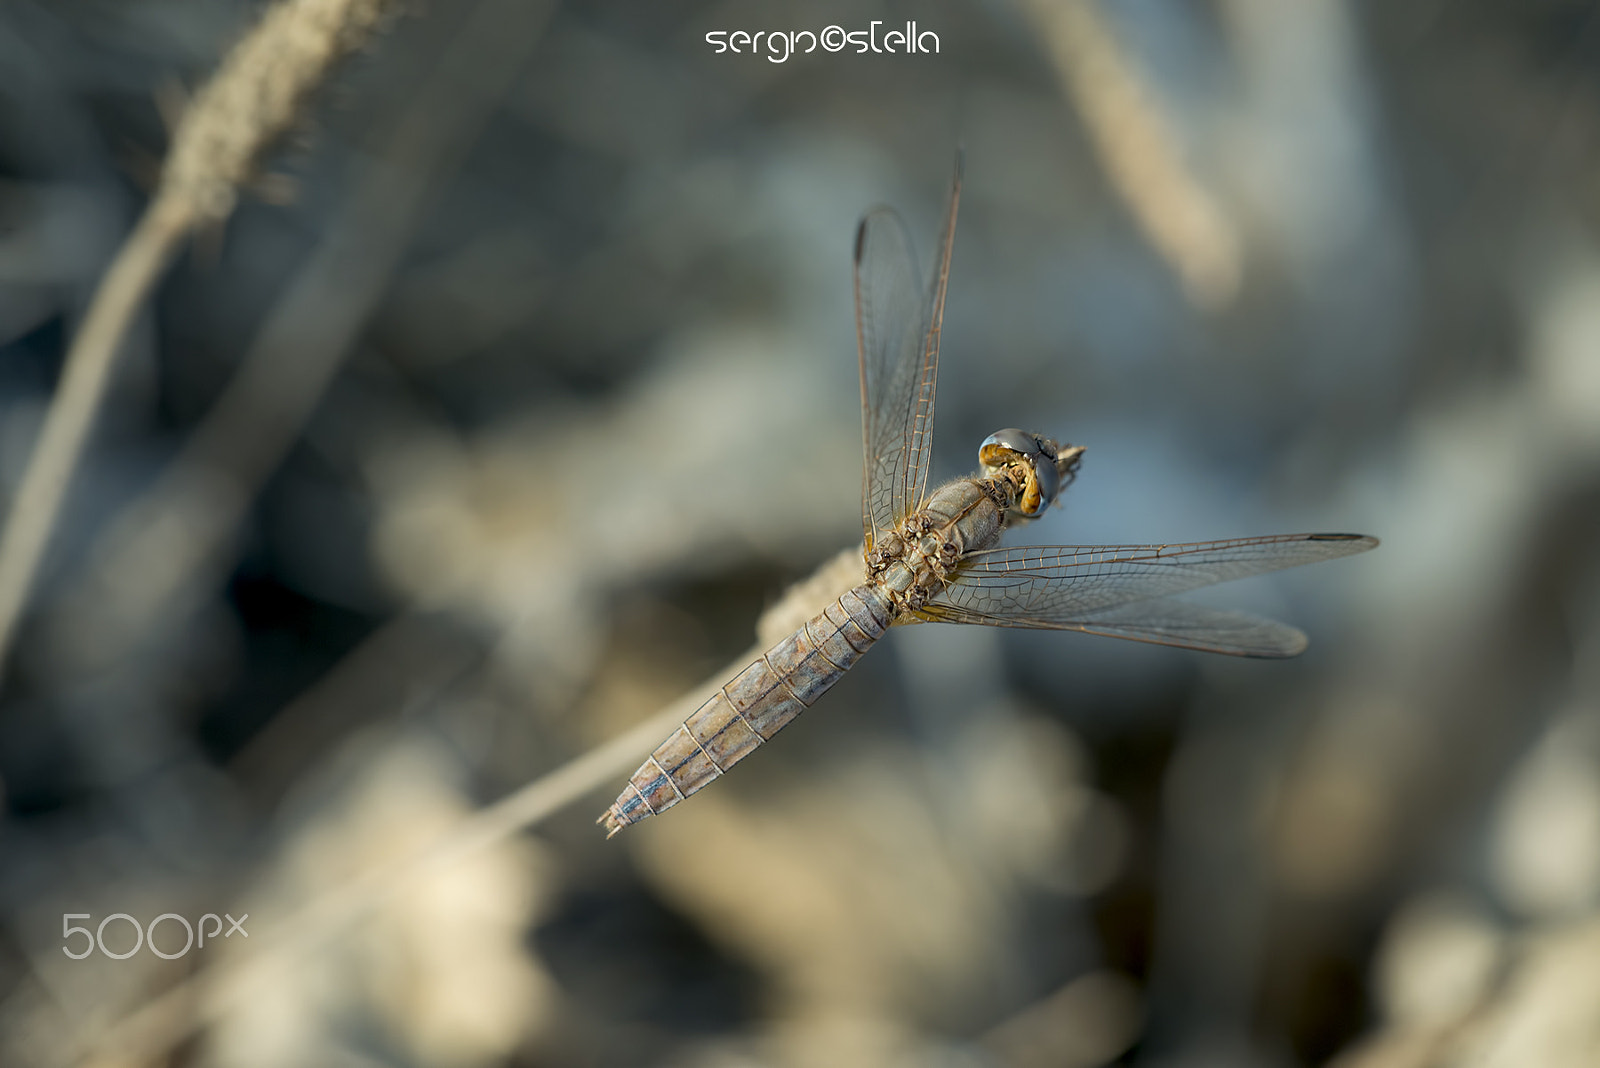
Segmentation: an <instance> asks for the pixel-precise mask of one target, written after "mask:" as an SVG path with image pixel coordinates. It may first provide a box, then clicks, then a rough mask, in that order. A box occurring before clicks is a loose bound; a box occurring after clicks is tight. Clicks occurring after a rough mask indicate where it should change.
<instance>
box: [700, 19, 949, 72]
mask: <svg viewBox="0 0 1600 1068" xmlns="http://www.w3.org/2000/svg"><path fill="white" fill-rule="evenodd" d="M882 25H883V20H882V19H873V20H872V24H871V25H870V26H869V27H868V28H867V29H865V30H856V31H854V32H853V33H846V32H845V30H844V27H843V26H828V27H826V28H825V29H824V30H823V31H822V32H821V33H812V32H811V31H810V30H790V31H789V32H788V33H784V32H783V31H782V30H758V31H757V32H755V33H750V32H749V31H747V30H734V31H732V32H729V31H728V30H712V31H711V32H710V33H708V34H706V44H709V45H715V46H716V49H717V54H718V55H721V54H722V53H724V52H733V53H735V54H742V53H744V52H750V53H752V54H759V53H760V52H761V39H762V38H763V37H765V38H766V40H767V53H768V55H767V62H768V63H786V62H788V59H789V57H790V56H791V55H793V54H794V53H796V52H807V53H810V52H815V51H816V50H817V46H818V45H820V46H822V50H823V51H824V52H842V51H844V50H845V49H846V48H848V47H851V46H854V48H855V50H856V54H857V55H861V54H862V53H863V52H887V53H889V54H891V55H893V54H895V53H899V54H901V55H906V54H909V53H913V52H923V53H934V52H938V51H939V35H938V34H936V33H934V32H933V31H932V30H923V31H922V32H921V33H918V32H917V24H916V23H915V22H908V23H906V27H905V29H903V30H890V31H889V32H887V33H885V34H882V35H881V36H880V35H879V33H878V27H879V26H882ZM802 41H804V43H805V46H806V47H805V48H803V49H802V48H801V47H800V45H801V43H802ZM929 44H932V46H933V47H931V48H930V47H928V46H929ZM741 45H743V46H747V47H740V46H741Z"/></svg>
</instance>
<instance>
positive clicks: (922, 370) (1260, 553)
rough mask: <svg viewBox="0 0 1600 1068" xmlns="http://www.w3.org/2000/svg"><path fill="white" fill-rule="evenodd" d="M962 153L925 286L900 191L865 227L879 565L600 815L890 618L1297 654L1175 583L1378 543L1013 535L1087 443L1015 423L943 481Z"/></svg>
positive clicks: (721, 744)
mask: <svg viewBox="0 0 1600 1068" xmlns="http://www.w3.org/2000/svg"><path fill="white" fill-rule="evenodd" d="M961 182H962V167H961V161H960V159H959V158H958V159H957V163H956V171H955V177H954V180H953V181H952V183H951V192H950V200H949V206H948V208H947V209H946V212H945V217H944V231H943V235H942V237H941V239H940V242H939V246H938V250H939V251H938V256H939V263H938V267H937V269H936V270H935V271H934V273H933V276H932V279H931V280H930V281H929V282H928V283H927V284H926V285H925V284H924V283H923V282H922V281H921V277H922V276H921V273H920V271H919V270H918V268H917V265H916V258H915V256H914V254H913V252H912V246H911V240H910V236H909V233H908V231H907V228H906V226H905V224H904V222H902V221H901V219H900V217H899V216H898V215H897V214H896V213H895V212H894V211H893V210H892V209H890V208H883V207H880V208H877V209H875V210H873V211H871V212H869V213H868V214H867V216H866V217H865V218H863V219H862V220H861V223H860V225H859V226H858V227H857V229H856V237H855V255H854V259H855V305H856V306H855V312H856V341H857V350H858V358H859V361H860V369H861V437H862V450H863V453H864V457H865V463H864V471H863V476H862V494H861V525H862V532H863V535H864V540H863V550H862V551H863V564H864V567H865V577H864V581H862V582H861V584H860V585H858V586H856V587H855V588H854V589H852V590H850V591H849V592H848V593H845V594H843V595H842V596H840V597H839V598H838V599H837V600H835V601H834V602H833V603H831V604H829V605H828V606H827V607H826V608H824V609H823V610H822V611H820V612H818V613H817V614H816V615H815V616H813V617H812V618H811V619H809V620H807V621H806V622H805V623H804V624H802V625H801V626H800V627H799V628H797V629H796V630H795V631H794V633H792V634H790V635H789V636H788V637H787V638H784V639H783V640H782V641H780V642H778V643H777V644H776V645H774V646H773V647H772V648H770V649H768V650H767V651H766V652H765V653H763V654H762V655H761V656H760V658H758V659H757V660H756V661H755V662H754V663H752V664H750V666H749V667H747V668H745V669H744V670H743V671H742V672H740V673H739V674H738V675H736V676H735V677H734V678H733V679H732V680H731V681H729V682H728V683H727V684H726V685H724V686H723V687H722V688H721V689H720V690H718V691H717V692H716V693H715V694H714V695H713V696H712V697H711V698H710V699H709V700H707V701H706V702H705V703H704V704H703V705H701V706H700V708H699V709H697V710H696V711H695V712H694V713H692V714H691V715H690V716H689V717H688V718H687V719H686V720H685V721H684V722H683V723H682V724H681V725H680V726H679V727H678V728H677V729H676V730H675V731H673V733H672V734H671V736H669V737H668V738H667V740H666V741H664V742H662V743H661V745H660V746H658V747H657V748H656V750H655V752H653V753H651V754H650V756H649V758H648V759H646V760H645V762H644V763H643V764H642V765H640V767H639V770H638V771H636V772H635V773H634V774H633V776H632V778H630V779H629V780H628V784H627V785H626V786H625V787H623V789H622V792H621V794H620V795H619V796H618V797H617V800H616V801H615V803H613V804H612V805H611V807H610V808H609V809H607V810H606V811H605V812H604V813H603V814H602V815H601V817H600V819H599V820H598V821H596V822H598V823H601V824H604V825H605V827H606V830H607V835H606V837H608V838H609V837H611V836H612V835H614V834H616V833H617V832H618V831H620V830H621V829H622V828H624V827H626V826H628V825H630V824H634V823H638V822H640V821H641V820H644V819H647V818H649V817H650V816H655V815H660V814H661V813H662V812H664V811H666V810H667V809H669V808H671V807H672V806H674V805H676V804H677V803H678V802H680V801H682V800H683V799H684V798H686V797H688V796H689V795H690V794H692V793H695V792H696V791H698V790H701V789H703V788H704V787H706V786H708V785H709V784H710V783H712V782H713V781H715V780H716V779H717V778H718V777H720V776H722V775H724V774H726V773H727V771H728V770H729V769H730V768H732V767H733V765H735V764H737V763H738V762H739V761H741V760H743V759H744V758H745V757H747V756H749V755H750V754H751V753H753V752H754V751H755V750H756V749H758V748H759V747H760V746H762V745H764V744H766V743H767V742H769V741H771V740H772V738H773V736H774V735H776V734H777V733H778V731H780V730H782V729H783V728H784V727H785V726H786V725H787V724H789V723H790V722H791V721H793V720H794V718H795V717H796V716H798V715H799V714H800V713H801V712H803V711H804V710H805V709H807V708H809V707H810V706H811V705H812V704H814V703H815V702H816V701H817V699H818V698H819V697H821V696H822V694H823V692H824V691H826V690H827V689H828V688H829V687H831V686H832V685H833V684H834V683H835V682H837V681H839V679H840V678H841V677H843V675H844V673H845V672H846V671H848V670H849V669H850V668H851V667H852V666H853V665H854V664H855V662H856V661H857V660H858V659H860V657H861V656H862V654H864V653H865V652H866V651H867V650H868V649H870V648H872V646H873V645H874V644H876V643H877V641H878V639H880V638H882V637H883V636H884V634H886V633H887V632H888V630H889V628H890V627H894V626H900V625H905V624H912V623H929V622H937V623H967V624H978V625H983V626H992V627H1026V628H1032V629H1043V630H1071V631H1082V632H1085V633H1089V634H1102V635H1109V636H1111V637H1117V638H1129V639H1133V640H1135V641H1143V642H1155V643H1159V644H1162V645H1172V646H1178V647H1181V648H1184V649H1196V650H1200V651H1203V652H1209V653H1225V654H1230V655H1233V656H1246V657H1290V656H1295V655H1297V654H1299V653H1300V652H1302V651H1303V650H1304V649H1305V648H1306V636H1305V635H1304V634H1303V633H1302V632H1300V631H1299V630H1297V629H1295V628H1294V627H1291V626H1289V625H1287V624H1285V623H1279V622H1276V621H1274V620H1269V619H1262V618H1259V617H1256V616H1251V615H1247V614H1244V613H1241V612H1232V611H1224V610H1219V609H1215V608H1209V607H1204V606H1201V605H1197V604H1193V603H1190V602H1187V601H1182V600H1178V599H1175V598H1174V596H1173V595H1174V594H1180V593H1184V592H1186V591H1189V590H1193V589H1197V588H1199V587H1202V586H1209V585H1211V584H1213V583H1218V582H1229V581H1232V580H1234V579H1242V578H1246V577H1248V576H1251V575H1259V574H1262V573H1264V572H1268V571H1276V570H1279V569H1282V568H1287V567H1298V566H1300V565H1302V564H1311V563H1317V562H1319V561H1323V560H1331V559H1334V558H1336V557H1341V556H1349V555H1351V554H1353V553H1359V552H1365V551H1366V550H1368V549H1371V548H1373V547H1375V546H1376V545H1377V544H1378V540H1377V539H1376V538H1372V537H1367V536H1364V535H1360V534H1274V535H1266V536H1263V537H1250V538H1227V539H1223V540H1220V541H1200V542H1189V543H1184V544H1169V545H1055V546H1032V545H1030V546H1022V547H1014V548H1001V547H1000V546H999V544H998V543H999V541H1000V538H1001V535H1002V534H1003V533H1004V532H1005V531H1006V530H1008V529H1011V528H1013V527H1016V526H1020V525H1022V524H1025V523H1029V522H1031V521H1033V520H1034V519H1037V518H1038V517H1040V516H1041V515H1043V514H1044V512H1045V511H1046V510H1047V509H1049V508H1050V507H1051V506H1052V505H1054V504H1056V503H1057V501H1058V500H1059V498H1060V494H1061V492H1062V491H1063V490H1064V489H1066V487H1067V486H1068V485H1069V484H1070V483H1071V482H1072V481H1073V479H1074V478H1075V477H1076V475H1077V471H1078V466H1079V463H1080V461H1081V459H1082V457H1083V452H1084V447H1083V446H1080V445H1064V444H1060V443H1058V442H1056V441H1055V440H1053V439H1051V438H1047V437H1044V436H1043V435H1040V434H1036V433H1032V432H1030V431H1024V430H1019V429H1015V428H1011V429H1006V430H999V431H996V432H995V433H993V434H991V435H989V437H987V438H985V439H984V441H983V442H982V444H981V445H980V446H979V449H978V463H979V470H978V472H977V473H975V474H973V475H969V476H967V477H964V478H957V479H953V480H951V481H949V482H946V483H944V484H943V485H940V486H938V487H936V488H935V489H934V490H933V491H932V492H931V493H930V492H928V490H927V483H928V469H929V466H930V461H931V459H932V445H933V405H934V386H935V381H936V378H937V373H938V368H939V336H940V331H941V329H942V325H943V321H944V303H945V291H946V289H947V287H948V284H949V281H950V253H951V249H952V246H953V244H954V238H955V224H956V212H957V208H958V207H959V205H960V202H961Z"/></svg>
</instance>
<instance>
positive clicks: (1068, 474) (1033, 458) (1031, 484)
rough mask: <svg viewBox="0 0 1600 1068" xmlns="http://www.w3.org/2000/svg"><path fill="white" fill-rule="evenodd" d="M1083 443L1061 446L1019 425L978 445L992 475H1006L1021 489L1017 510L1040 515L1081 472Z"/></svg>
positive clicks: (1022, 512)
mask: <svg viewBox="0 0 1600 1068" xmlns="http://www.w3.org/2000/svg"><path fill="white" fill-rule="evenodd" d="M1082 455H1083V446H1082V445H1061V444H1058V443H1057V442H1055V441H1053V440H1052V439H1050V438H1047V437H1042V436H1041V435H1039V434H1033V433H1030V432H1028V431H1026V430H1018V429H1016V428H1015V427H1012V428H1010V429H1006V430H996V431H995V432H994V433H993V434H990V435H989V436H988V437H986V438H984V439H983V444H982V445H980V446H978V462H979V463H981V464H982V465H983V467H984V470H985V471H986V472H988V473H989V475H990V477H992V478H1000V477H1003V478H1006V479H1009V480H1010V481H1011V482H1012V483H1014V484H1015V485H1016V486H1017V488H1018V493H1017V503H1016V510H1017V511H1018V512H1020V513H1021V514H1023V515H1025V516H1030V517H1031V516H1036V515H1039V514H1040V513H1041V512H1043V511H1044V510H1045V509H1046V508H1048V507H1050V506H1051V505H1052V504H1054V503H1055V500H1056V497H1057V496H1058V495H1059V494H1060V493H1061V491H1062V490H1063V489H1065V488H1066V487H1067V484H1068V483H1070V482H1071V481H1072V479H1073V476H1074V475H1076V474H1077V473H1078V460H1079V458H1080V457H1081V456H1082Z"/></svg>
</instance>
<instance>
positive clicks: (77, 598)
mask: <svg viewBox="0 0 1600 1068" xmlns="http://www.w3.org/2000/svg"><path fill="white" fill-rule="evenodd" d="M551 8H552V5H551V4H549V3H547V2H529V0H488V2H485V3H481V4H479V5H478V6H477V8H476V9H475V10H474V11H473V12H472V14H471V15H470V17H469V18H468V19H467V21H466V22H465V24H464V25H463V26H462V27H461V28H460V30H458V31H457V32H456V34H455V35H454V37H453V38H452V39H451V40H450V41H449V42H448V43H447V44H446V47H445V49H444V54H443V55H442V56H441V58H440V59H439V61H438V62H437V64H436V65H435V67H434V69H433V70H432V71H431V72H430V74H429V75H428V77H427V78H426V79H425V80H424V81H423V82H422V84H421V85H420V86H418V88H417V91H416V92H415V94H413V96H412V97H411V98H410V99H409V100H408V101H407V102H406V106H405V107H404V108H403V109H401V111H400V115H401V117H400V120H399V122H398V124H397V125H396V127H395V128H394V130H393V132H392V134H391V135H390V136H388V138H387V139H386V141H385V143H384V144H383V146H382V148H381V150H380V152H379V155H378V158H376V159H374V160H373V161H372V162H371V163H370V164H368V165H366V166H364V167H363V168H362V169H361V172H360V173H359V175H358V176H357V178H356V179H355V183H354V186H353V188H352V189H351V190H350V191H349V192H348V193H347V195H346V197H345V202H346V204H347V206H346V207H344V208H343V210H341V211H340V212H339V214H338V215H337V216H336V217H335V219H334V220H333V223H332V225H331V226H330V227H329V229H328V232H327V234H326V235H325V236H324V237H323V238H322V240H321V241H320V242H319V244H318V246H317V247H316V249H315V250H314V251H313V252H312V254H311V256H310V257H309V258H308V259H307V260H306V262H305V263H304V265H303V266H302V267H301V268H300V270H299V272H298V273H297V275H296V276H295V278H294V280H293V281H292V282H291V283H290V284H289V286H288V287H287V288H286V290H285V291H284V294H283V296H282V297H281V298H280V299H279V300H278V302H277V303H276V305H275V306H274V307H273V308H272V310H271V311H270V312H269V313H268V315H267V317H266V319H265V320H264V322H263V324H262V326H261V329H260V331H259V332H258V334H257V335H256V337H255V339H254V341H253V342H252V343H251V345H250V348H249V350H248V351H247V352H246V354H245V356H244V359H243V361H242V362H241V364H240V366H239V369H238V371H237V373H236V374H235V375H234V377H233V379H232V380H231V381H230V382H229V383H228V386H227V388H226V389H225V390H224V391H223V392H222V394H221V396H220V397H219V398H218V400H217V402H216V404H214V405H213V406H212V408H211V410H210V411H209V412H208V413H207V414H206V417H205V419H204V420H203V421H202V422H201V424H200V425H199V426H198V427H197V428H196V429H195V431H194V433H193V434H192V435H191V436H190V438H189V440H188V441H187V442H186V443H185V445H184V448H183V450H182V451H181V452H180V453H179V455H178V456H177V457H176V459H175V460H174V461H173V462H172V464H171V465H170V466H169V467H168V468H167V470H166V471H164V472H163V473H162V475H161V477H160V478H159V479H158V480H157V481H156V483H155V485H153V486H152V487H151V488H150V490H149V491H148V492H146V493H145V494H144V495H143V496H142V497H141V498H140V499H138V500H137V501H135V502H134V503H133V504H131V505H130V506H129V507H127V508H126V509H124V510H123V512H122V513H121V514H119V515H118V516H117V517H116V519H114V520H113V521H112V523H111V524H109V526H108V528H107V531H106V533H105V535H104V536H103V537H102V538H101V539H100V540H99V542H98V543H97V544H96V546H95V552H94V554H93V560H92V562H91V564H90V569H89V572H88V574H87V575H86V576H85V579H84V581H83V582H82V583H81V585H80V588H79V589H76V590H74V591H73V593H74V597H73V602H74V605H73V612H74V619H81V617H82V614H83V613H85V612H90V613H94V614H95V615H96V616H97V617H98V618H100V619H101V620H102V621H106V620H109V621H111V623H112V624H113V625H114V626H116V627H119V628H121V629H120V630H118V631H117V632H116V633H115V635H114V638H113V640H112V641H111V642H110V643H109V644H108V646H107V647H109V648H112V649H117V650H119V651H120V650H122V649H124V648H125V643H126V642H127V641H129V640H130V639H134V638H136V637H137V636H138V635H139V634H143V633H148V632H149V631H150V630H151V629H152V626H153V624H154V623H155V622H156V621H158V620H162V619H171V618H175V617H179V616H181V615H183V614H184V613H185V612H187V611H189V610H190V609H191V608H192V607H193V606H194V605H195V604H196V603H198V602H199V601H200V600H201V599H203V598H205V597H207V596H209V595H210V594H211V592H212V591H213V590H214V589H215V587H216V585H217V583H218V582H219V581H220V580H221V575H222V574H223V573H224V572H225V570H226V568H227V567H229V566H231V565H230V564H229V561H230V560H231V559H232V557H231V555H230V554H229V552H228V550H229V547H230V545H231V541H232V538H233V536H234V533H235V531H236V530H237V528H238V525H239V523H240V522H241V520H242V519H243V517H244V515H245V514H246V512H247V510H248V508H249V506H250V502H251V501H252V500H253V499H254V497H255V493H256V490H257V489H258V487H259V486H260V485H261V483H262V482H263V481H265V480H266V479H267V478H268V477H269V476H270V475H271V473H272V472H273V470H275V469H276V468H277V466H278V464H279V463H280V462H281V461H282V459H283V457H284V455H285V454H286V453H287V452H288V451H289V449H290V448H291V447H292V446H293V445H294V442H295V441H296V440H297V439H298V438H299V436H300V433H301V430H302V428H303V427H304V426H305V423H306V420H307V419H308V418H310V416H311V413H312V412H313V411H314V410H315V409H316V406H317V403H318V401H319V400H320V399H321V398H322V396H323V394H324V392H325V391H326V388H327V385H328V383H329V382H330V381H332V379H333V377H334V375H335V374H336V373H337V371H338V369H339V368H340V366H341V365H342V364H343V362H344V358H345V356H346V355H348V354H349V352H350V351H351V349H352V347H353V343H354V341H355V339H356V337H357V336H358V335H359V333H360V331H361V329H362V327H363V326H364V325H365V324H366V322H367V320H368V319H369V317H370V316H371V314H372V311H373V309H374V308H375V307H376V306H377V305H378V303H379V301H380V300H381V299H382V298H383V295H384V293H386V292H387V291H388V287H389V282H390V279H391V278H392V277H393V274H394V271H395V268H396V267H397V265H398V264H399V263H400V261H401V257H402V256H403V254H404V252H405V250H406V247H407V245H408V243H409V240H410V236H411V234H412V232H413V230H414V228H415V224H416V222H417V220H418V219H419V218H420V217H421V216H422V214H423V211H424V209H425V208H426V206H427V204H428V202H429V194H430V193H431V192H432V191H433V189H434V188H435V187H436V186H437V185H438V183H439V181H440V179H441V178H442V177H443V176H444V175H446V174H448V173H449V172H450V170H451V169H452V168H453V167H454V166H455V165H456V164H457V163H458V162H459V161H460V159H461V157H462V156H463V155H465V153H466V152H467V150H468V149H470V148H471V146H472V145H473V144H474V143H475V142H476V140H477V137H478V133H479V131H481V130H482V128H483V125H484V123H485V122H486V121H487V119H488V116H489V115H490V114H492V112H493V110H494V107H495V105H496V104H497V103H498V102H499V101H500V100H501V99H502V98H503V97H504V95H505V93H506V91H507V89H508V88H509V87H510V85H511V84H512V82H513V81H514V79H515V77H516V74H517V73H518V71H520V70H521V69H522V67H523V65H524V64H525V62H526V61H527V59H528V56H529V55H530V53H531V52H532V51H533V49H534V48H535V47H536V46H537V43H538V42H539V40H540V38H541V36H542V34H541V30H542V27H543V24H544V21H545V19H546V18H547V17H548V15H549V13H550V10H551ZM79 625H81V624H79V623H77V622H69V626H70V627H73V628H76V627H77V626H79ZM102 625H103V624H102ZM102 644H107V643H102Z"/></svg>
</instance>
